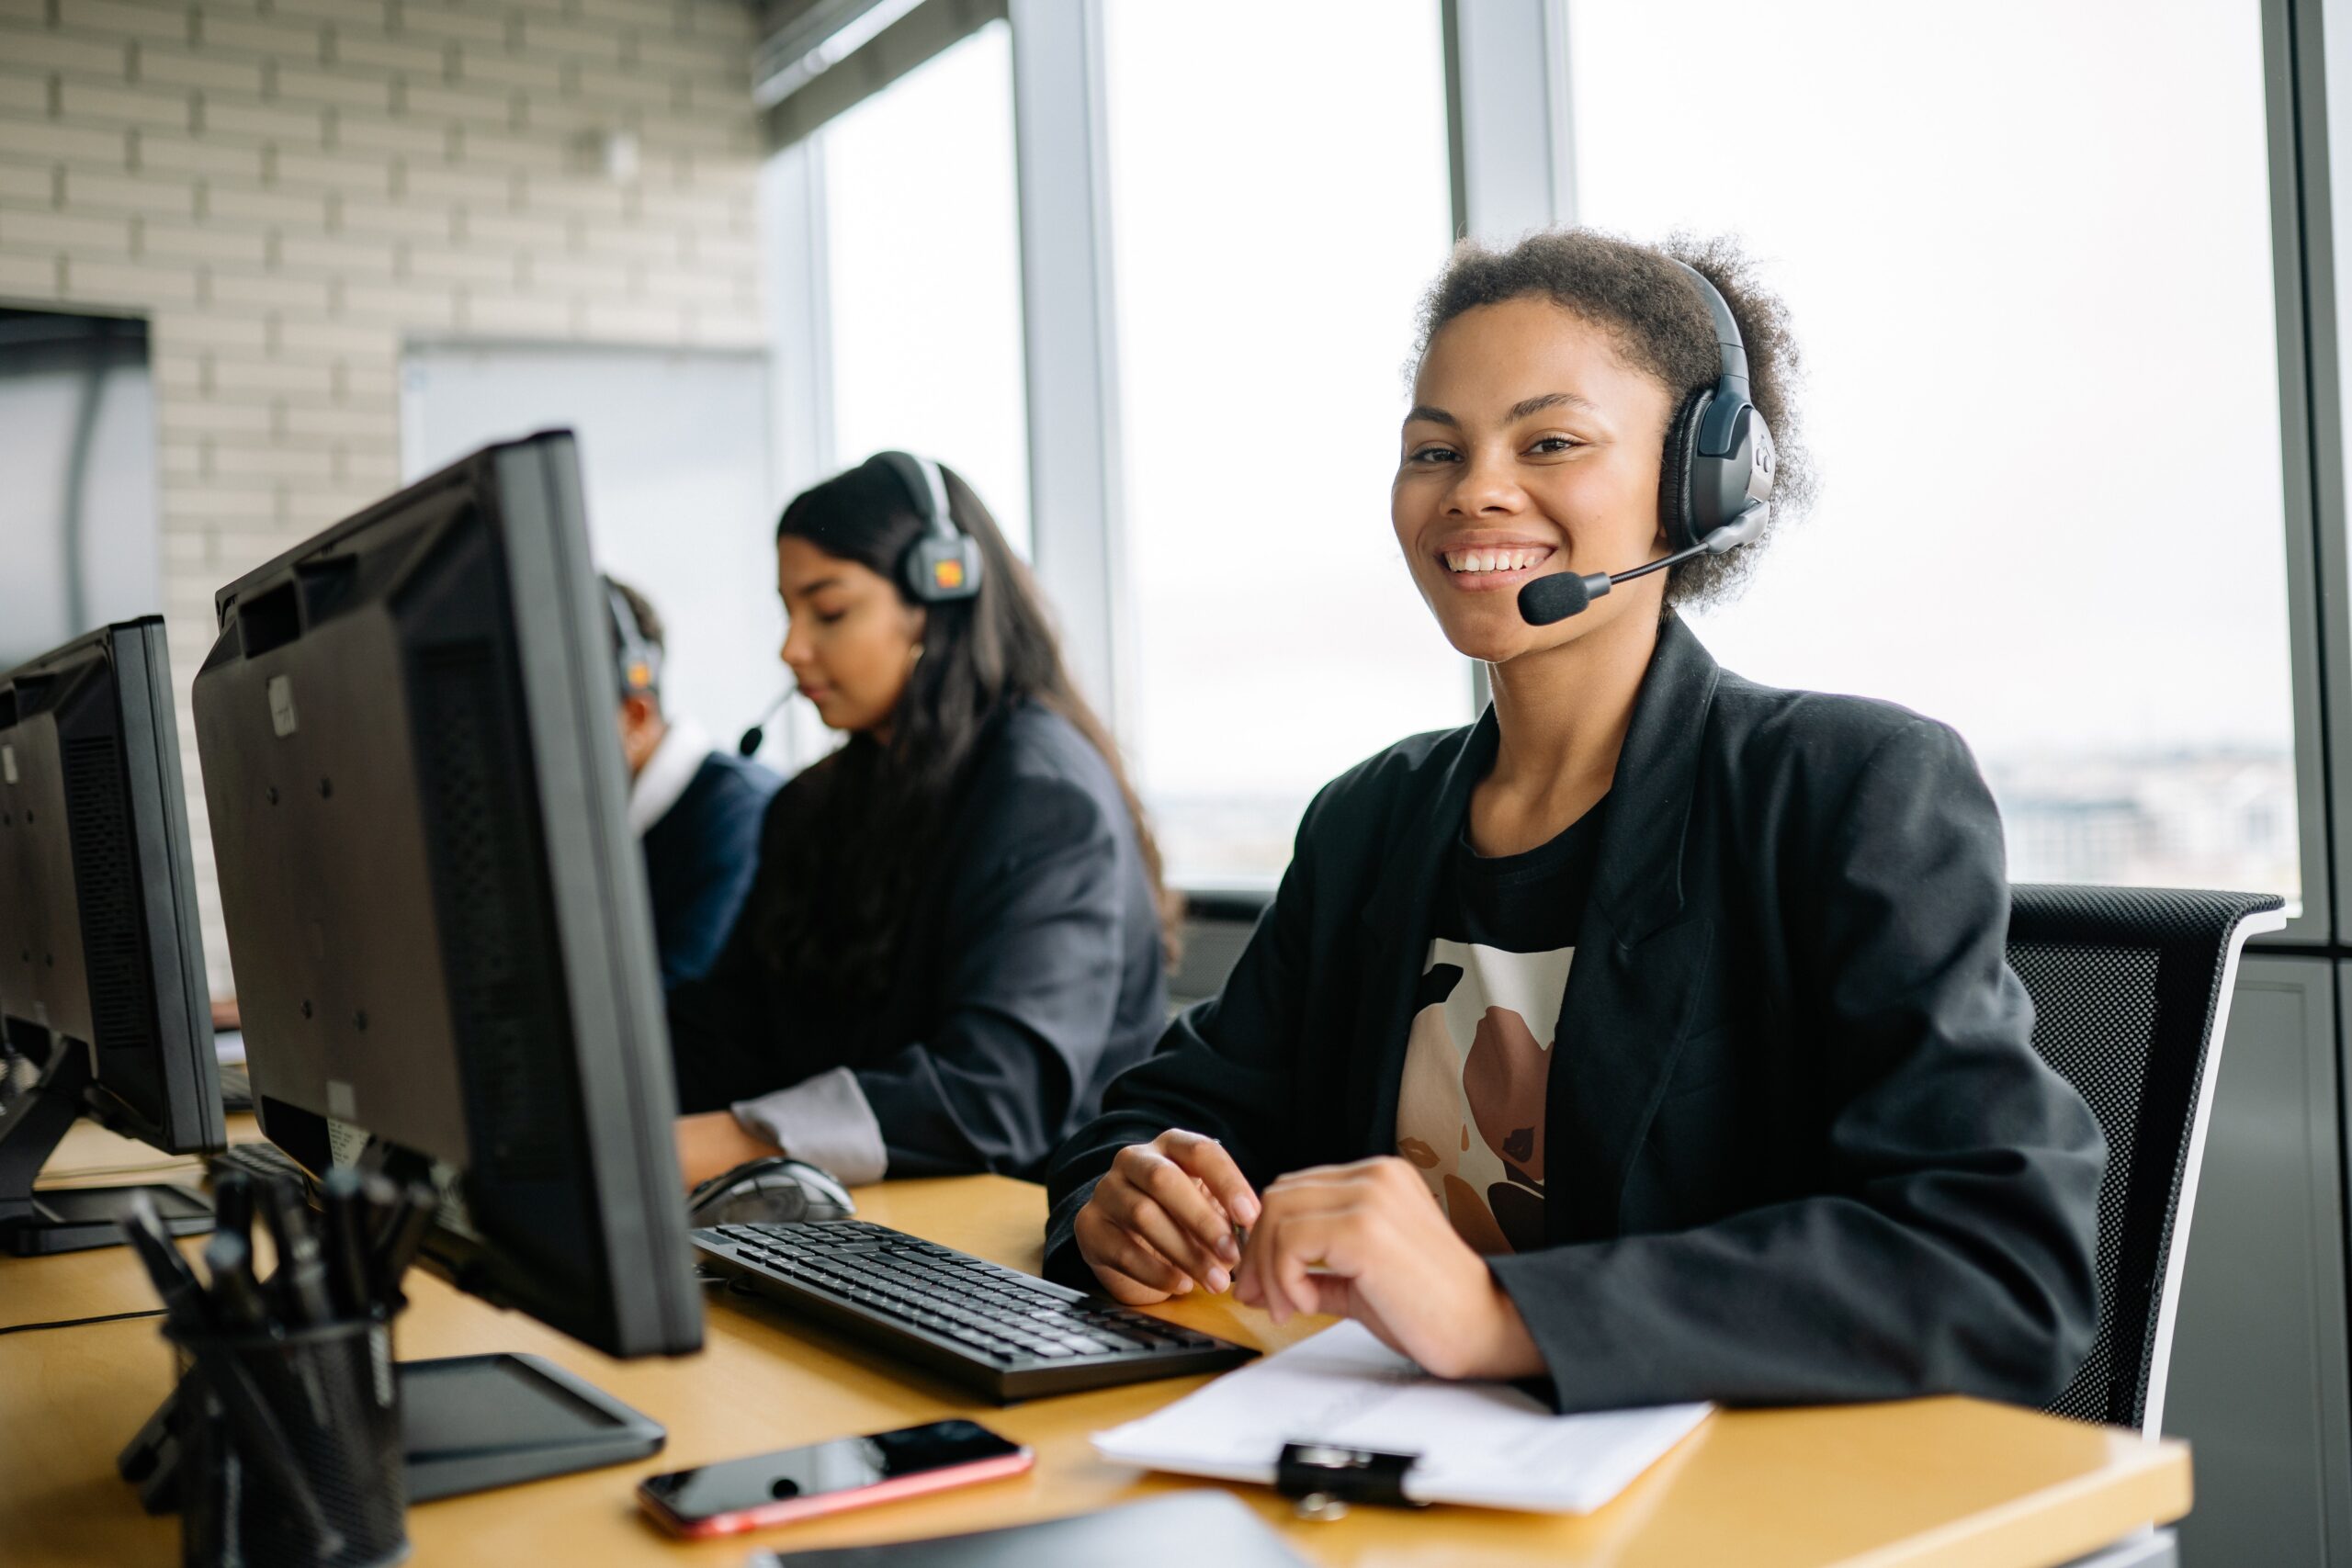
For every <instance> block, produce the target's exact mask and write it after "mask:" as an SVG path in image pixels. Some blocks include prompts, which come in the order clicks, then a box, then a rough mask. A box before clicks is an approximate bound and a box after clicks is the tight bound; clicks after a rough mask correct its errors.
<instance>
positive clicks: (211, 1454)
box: [164, 1318, 409, 1568]
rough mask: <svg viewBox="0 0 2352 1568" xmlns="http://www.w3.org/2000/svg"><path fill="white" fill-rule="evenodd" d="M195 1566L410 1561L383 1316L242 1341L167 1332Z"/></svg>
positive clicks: (329, 1566)
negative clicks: (181, 1367) (177, 1369)
mask: <svg viewBox="0 0 2352 1568" xmlns="http://www.w3.org/2000/svg"><path fill="white" fill-rule="evenodd" d="M164 1337H166V1338H168V1339H170V1340H171V1341H172V1343H173V1344H174V1345H175V1346H176V1347H177V1348H178V1349H179V1351H180V1353H181V1355H182V1357H183V1359H184V1360H185V1362H186V1365H187V1371H186V1375H185V1376H184V1377H183V1378H182V1379H181V1382H180V1385H179V1390H178V1393H177V1395H176V1401H177V1404H178V1411H177V1415H176V1419H175V1427H176V1435H177V1438H178V1443H179V1450H180V1451H179V1482H178V1494H179V1505H180V1521H181V1522H180V1541H181V1561H182V1562H184V1563H186V1564H187V1565H188V1568H197V1565H198V1564H202V1565H204V1568H216V1565H217V1568H378V1565H379V1564H388V1563H394V1562H401V1561H402V1560H403V1559H405V1558H406V1557H407V1556H408V1551H409V1547H408V1523H407V1513H408V1495H407V1484H406V1483H407V1478H406V1473H405V1472H404V1470H403V1468H402V1464H401V1409H400V1382H399V1379H398V1377H397V1376H396V1375H395V1372H394V1369H393V1365H392V1353H391V1332H390V1326H389V1325H386V1324H384V1323H382V1322H379V1321H377V1320H375V1319H373V1318H355V1319H351V1320H349V1321H345V1322H340V1323H330V1324H325V1325H320V1326H318V1327H313V1328H303V1329H296V1330H291V1331H288V1332H284V1333H278V1334H266V1333H263V1334H252V1335H243V1336H238V1337H215V1336H204V1337H197V1336H193V1335H190V1336H182V1335H178V1334H175V1333H172V1332H171V1331H169V1330H166V1331H165V1336H164Z"/></svg>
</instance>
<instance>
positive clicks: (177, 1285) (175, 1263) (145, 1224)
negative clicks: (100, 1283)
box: [119, 1192, 206, 1337]
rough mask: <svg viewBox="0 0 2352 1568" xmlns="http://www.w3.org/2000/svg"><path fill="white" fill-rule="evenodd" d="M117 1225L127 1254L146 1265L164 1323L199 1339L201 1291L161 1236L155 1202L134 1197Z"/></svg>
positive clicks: (139, 1195) (193, 1275)
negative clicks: (161, 1306) (127, 1243)
mask: <svg viewBox="0 0 2352 1568" xmlns="http://www.w3.org/2000/svg"><path fill="white" fill-rule="evenodd" d="M119 1224H121V1226H122V1234H123V1235H124V1236H125V1238H127V1239H128V1240H129V1241H130V1250H131V1251H132V1252H134V1253H136V1254H138V1255H139V1261H140V1262H141V1264H143V1265H145V1267H146V1269H147V1278H148V1279H150V1280H153V1281H154V1285H155V1293H156V1294H157V1295H159V1296H161V1297H162V1298H163V1299H164V1321H165V1322H167V1323H169V1324H170V1325H172V1327H173V1329H174V1330H175V1331H176V1332H177V1333H179V1334H181V1335H187V1336H195V1337H202V1335H203V1334H204V1331H205V1327H206V1322H205V1313H204V1290H203V1287H202V1286H200V1285H198V1283H197V1282H196V1271H195V1270H194V1269H190V1268H189V1267H188V1266H187V1258H182V1257H181V1256H180V1254H179V1249H178V1248H177V1247H174V1246H173V1245H172V1243H171V1239H170V1237H168V1236H167V1235H164V1222H163V1220H162V1218H161V1217H160V1216H158V1215H157V1214H156V1213H155V1202H154V1200H153V1199H152V1198H150V1197H148V1196H147V1194H146V1193H144V1192H139V1193H134V1194H133V1195H132V1197H131V1200H130V1213H128V1214H126V1215H124V1216H123V1218H122V1219H121V1220H120V1221H119Z"/></svg>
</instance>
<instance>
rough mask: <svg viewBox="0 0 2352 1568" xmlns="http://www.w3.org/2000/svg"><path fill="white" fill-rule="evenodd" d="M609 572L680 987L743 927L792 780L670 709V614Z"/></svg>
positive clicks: (618, 660)
mask: <svg viewBox="0 0 2352 1568" xmlns="http://www.w3.org/2000/svg"><path fill="white" fill-rule="evenodd" d="M603 581H604V585H605V605H606V608H607V609H608V610H609V611H610V613H611V630H612V639H613V659H614V662H615V666H616V671H617V672H618V675H619V683H620V711H619V721H620V733H621V755H622V756H623V758H624V759H625V760H626V761H628V776H629V787H628V825H629V830H630V831H631V832H634V833H635V834H636V835H637V836H638V839H639V841H640V842H641V843H642V845H643V846H644V851H645V884H646V888H647V890H648V892H649V893H650V895H651V897H652V902H653V941H654V946H655V947H656V949H657V950H658V951H659V952H660V953H661V958H662V986H663V987H665V988H669V987H676V986H679V985H682V984H684V982H686V981H688V980H692V979H696V978H698V977H699V976H702V975H703V974H705V973H706V972H707V971H708V969H709V968H710V966H711V964H713V963H714V962H715V961H717V959H718V950H719V947H720V945H721V944H722V943H724V942H726V940H727V933H728V932H729V931H732V930H733V929H734V926H735V917H736V914H737V912H738V911H739V910H740V909H741V908H742V907H743V898H744V896H745V895H746V894H747V893H749V892H750V891H751V886H752V871H753V869H754V868H755V867H756V866H757V864H758V862H759V846H760V819H761V818H762V817H763V815H764V814H765V813H766V811H767V807H768V801H769V799H770V797H772V796H773V795H775V792H776V790H777V788H778V787H779V785H780V784H782V782H783V781H782V780H780V779H778V778H777V777H776V776H775V774H774V773H770V772H768V770H767V769H765V768H763V767H761V766H760V765H759V764H758V763H756V762H751V761H744V760H743V759H742V758H740V757H737V756H733V755H731V754H729V753H728V752H724V751H719V750H714V749H713V748H712V746H711V744H710V738H709V736H707V734H705V733H704V731H703V729H702V727H701V726H700V725H697V724H695V722H694V720H693V719H691V718H689V717H685V716H676V717H673V716H671V715H669V714H667V713H666V712H664V711H663V708H662V660H663V657H664V655H665V653H666V651H667V645H666V642H665V640H664V637H663V627H662V617H661V615H659V614H657V613H656V612H655V610H654V608H653V606H652V604H650V602H648V600H647V599H646V597H645V595H644V594H642V593H640V592H638V591H637V590H636V589H634V588H631V587H630V586H628V584H627V583H625V582H618V581H614V580H613V579H612V578H609V577H607V578H605V579H604V580H603Z"/></svg>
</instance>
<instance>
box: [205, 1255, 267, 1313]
mask: <svg viewBox="0 0 2352 1568" xmlns="http://www.w3.org/2000/svg"><path fill="white" fill-rule="evenodd" d="M204 1269H205V1272H206V1273H207V1274H209V1275H210V1276H211V1285H210V1288H209V1290H208V1291H207V1292H206V1299H207V1300H208V1301H209V1303H210V1306H211V1315H212V1326H213V1327H214V1328H216V1329H218V1330H219V1331H220V1332H221V1333H223V1334H228V1335H240V1334H258V1333H260V1332H261V1331H262V1330H263V1329H264V1328H266V1327H267V1326H268V1325H269V1307H268V1304H267V1303H265V1302H264V1301H263V1300H262V1296H261V1281H260V1280H256V1279H255V1278H254V1248H253V1243H251V1242H250V1241H247V1240H246V1239H245V1238H244V1237H243V1236H241V1235H236V1234H235V1233H234V1232H232V1231H215V1232H214V1233H213V1235H212V1239H211V1240H210V1241H208V1242H206V1243H205V1244H204Z"/></svg>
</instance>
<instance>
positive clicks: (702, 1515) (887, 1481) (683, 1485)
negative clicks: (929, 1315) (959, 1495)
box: [637, 1421, 1037, 1536]
mask: <svg viewBox="0 0 2352 1568" xmlns="http://www.w3.org/2000/svg"><path fill="white" fill-rule="evenodd" d="M1036 1458H1037V1456H1036V1455H1035V1454H1034V1453H1032V1452H1031V1451H1030V1450H1027V1449H1024V1448H1023V1447H1022V1446H1021V1445H1020V1444H1018V1443H1015V1442H1011V1441H1009V1440H1007V1439H1006V1438H1000V1437H998V1436H997V1435H996V1434H995V1433H994V1432H991V1431H989V1429H988V1428H987V1427H983V1426H981V1425H979V1424H978V1422H974V1421H934V1422H933V1423H932V1424H931V1425H930V1426H928V1427H902V1428H901V1429H899V1431H896V1432H876V1433H875V1434H874V1435H873V1436H872V1437H867V1438H835V1439H833V1440H832V1441H831V1442H830V1443H811V1444H810V1445H809V1447H807V1448H805V1449H786V1450H782V1451H781V1452H778V1453H772V1454H761V1455H760V1456H758V1457H757V1458H755V1459H735V1460H728V1461H725V1462H724V1463H720V1464H706V1465H703V1466H701V1467H699V1468H697V1469H695V1470H675V1471H672V1472H669V1473H668V1474H666V1475H649V1476H647V1477H646V1478H645V1479H644V1480H643V1481H641V1482H639V1483H638V1487H637V1500H638V1501H639V1503H640V1504H642V1505H644V1507H645V1511H646V1512H647V1513H649V1514H650V1515H652V1516H653V1517H654V1519H655V1520H656V1521H657V1522H659V1523H660V1524H661V1525H662V1527H663V1528H664V1529H669V1530H671V1531H673V1532H674V1533H675V1534H678V1535H684V1536H712V1535H731V1534H733V1533H734V1532H736V1531H737V1530H748V1529H762V1528H763V1527H764V1526H767V1525H781V1524H789V1523H791V1522H792V1521H793V1520H795V1519H810V1518H815V1517H818V1516H819V1515H820V1514H838V1513H842V1512H843V1511H844V1510H847V1509H850V1508H863V1507H865V1506H866V1505H867V1504H869V1503H889V1502H894V1501H896V1500H897V1499H899V1498H900V1497H919V1496H921V1495H922V1494H924V1493H926V1492H944V1491H945V1490H946V1489H947V1488H949V1487H951V1486H968V1485H970V1484H972V1483H974V1482H978V1481H994V1480H997V1479H999V1478H1000V1477H1001V1476H1007V1475H1018V1474H1020V1473H1021V1472H1023V1471H1024V1470H1027V1469H1028V1468H1029V1467H1030V1466H1031V1465H1032V1464H1034V1463H1035V1462H1036Z"/></svg>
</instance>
